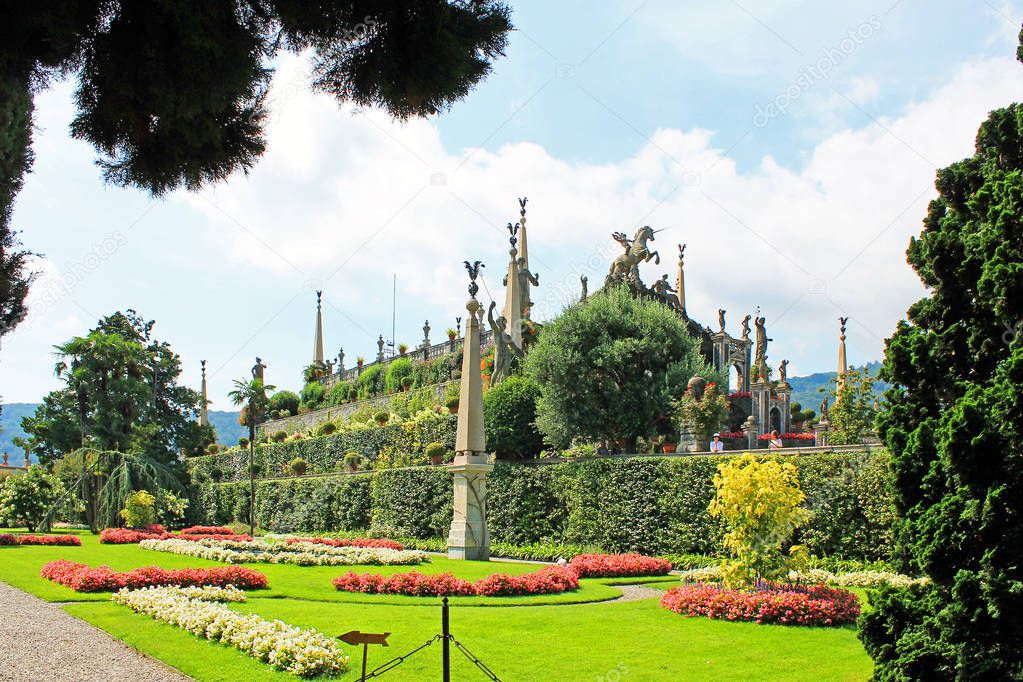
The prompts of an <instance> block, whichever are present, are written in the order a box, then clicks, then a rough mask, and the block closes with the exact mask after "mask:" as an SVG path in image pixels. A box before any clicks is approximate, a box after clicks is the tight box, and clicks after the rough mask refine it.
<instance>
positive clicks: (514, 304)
mask: <svg viewBox="0 0 1023 682" xmlns="http://www.w3.org/2000/svg"><path fill="white" fill-rule="evenodd" d="M508 254H509V255H510V256H511V261H509V263H508V275H507V283H506V284H505V289H504V292H505V293H504V319H505V322H506V324H505V326H504V329H505V331H506V332H508V335H509V336H511V338H512V343H514V344H515V345H516V346H517V347H518V348H522V291H521V290H520V289H519V261H518V250H517V249H516V248H515V244H514V243H513V244H512V246H511V249H509V250H508ZM466 331H468V330H466ZM466 336H468V334H467V335H466Z"/></svg>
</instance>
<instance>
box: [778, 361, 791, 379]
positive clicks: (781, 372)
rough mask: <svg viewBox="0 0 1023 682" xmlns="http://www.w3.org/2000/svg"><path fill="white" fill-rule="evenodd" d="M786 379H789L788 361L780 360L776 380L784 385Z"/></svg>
mask: <svg viewBox="0 0 1023 682" xmlns="http://www.w3.org/2000/svg"><path fill="white" fill-rule="evenodd" d="M788 377H789V361H788V360H782V361H781V364H780V365H778V380H779V381H780V382H781V383H783V384H784V383H787V381H786V380H787V379H788Z"/></svg>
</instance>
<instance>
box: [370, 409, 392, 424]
mask: <svg viewBox="0 0 1023 682" xmlns="http://www.w3.org/2000/svg"><path fill="white" fill-rule="evenodd" d="M390 418H391V415H390V413H388V412H384V411H383V410H381V411H380V412H377V413H376V414H374V415H373V421H375V422H376V423H377V424H380V425H381V426H383V425H384V424H386V423H387V420H388V419H390Z"/></svg>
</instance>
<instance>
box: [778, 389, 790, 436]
mask: <svg viewBox="0 0 1023 682" xmlns="http://www.w3.org/2000/svg"><path fill="white" fill-rule="evenodd" d="M774 392H775V393H776V394H777V395H778V411H779V412H781V429H779V430H780V432H781V433H791V431H792V409H791V405H792V386H791V385H789V383H788V382H787V381H784V382H779V383H778V387H777V388H776V389H775V391H774Z"/></svg>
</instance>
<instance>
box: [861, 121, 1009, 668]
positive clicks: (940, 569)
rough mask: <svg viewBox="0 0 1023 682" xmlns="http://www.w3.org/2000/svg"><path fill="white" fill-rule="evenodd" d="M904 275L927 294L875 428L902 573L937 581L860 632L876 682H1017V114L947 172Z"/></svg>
mask: <svg viewBox="0 0 1023 682" xmlns="http://www.w3.org/2000/svg"><path fill="white" fill-rule="evenodd" d="M936 184H937V188H938V192H939V196H938V198H937V199H935V200H934V201H932V202H931V205H930V208H929V211H928V214H927V217H926V218H925V220H924V230H923V233H922V234H921V236H920V238H918V239H914V240H912V242H911V243H910V247H909V250H908V260H909V263H910V264H911V265H912V266H913V268H914V269H915V270H916V271H917V273H918V274H919V275H920V278H921V280H922V281H923V283H924V285H925V286H926V287H927V288H928V290H929V294H930V295H929V296H928V297H927V298H924V299H922V300H920V301H918V302H917V303H915V304H913V306H912V307H911V308H910V309H909V313H908V323H907V322H902V323H900V324H899V326H898V328H897V329H896V331H895V333H894V335H893V336H892V337H891V338H890V339H889V340H888V346H887V352H886V357H885V364H884V369H883V376H884V378H885V379H887V380H889V381H891V382H892V383H893V386H892V388H891V389H889V390H888V392H887V393H886V400H885V403H884V408H883V410H882V412H881V413H880V416H879V419H878V427H879V431H880V433H881V435H882V436H883V438H884V440H885V441H886V443H887V444H888V447H889V448H890V449H891V452H892V456H893V468H894V474H895V490H896V507H897V512H898V516H899V517H900V521H899V523H898V525H897V528H896V536H897V554H898V560H899V561H901V563H902V564H903V568H904V569H906V570H910V571H921V572H923V573H924V574H926V575H927V576H929V577H930V578H931V580H932V585H931V586H930V587H927V588H920V589H914V590H911V591H908V592H898V591H893V590H887V591H882V592H881V593H880V594H878V595H877V596H876V598H874V599H872V603H873V605H874V606H875V609H874V610H873V611H872V612H868V613H867V614H866V615H865V616H864V617H863V618H862V622H861V635H860V636H861V638H862V639H863V641H864V643H865V644H866V647H867V650H868V652H870V654H871V655H872V656H873V657H874V659H875V661H876V667H875V677H876V678H877V679H880V680H908V679H913V680H940V679H953V678H955V679H967V680H1008V679H1017V680H1018V679H1023V647H1021V646H1020V644H1021V642H1023V337H1021V334H1020V332H1021V331H1023V105H1019V104H1013V105H1011V106H1010V107H1008V108H1006V109H1000V110H996V111H993V112H992V113H991V114H990V116H989V118H988V120H987V121H986V122H985V123H984V124H983V125H982V126H981V128H980V131H979V133H978V134H977V146H976V154H975V155H974V156H973V157H972V158H969V159H965V160H963V161H960V162H958V163H954V164H952V165H951V166H949V167H947V168H944V169H942V170H940V171H939V172H938V176H937V183H936Z"/></svg>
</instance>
